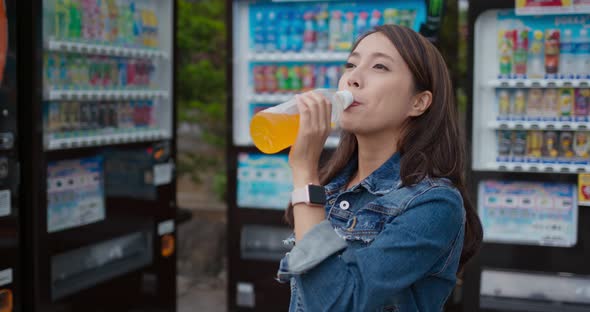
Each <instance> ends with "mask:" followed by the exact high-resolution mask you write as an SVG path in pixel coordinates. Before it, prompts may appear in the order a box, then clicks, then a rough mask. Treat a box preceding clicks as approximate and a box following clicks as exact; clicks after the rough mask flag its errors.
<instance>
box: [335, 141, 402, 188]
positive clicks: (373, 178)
mask: <svg viewBox="0 0 590 312" xmlns="http://www.w3.org/2000/svg"><path fill="white" fill-rule="evenodd" d="M400 159H401V155H400V153H399V152H396V153H395V154H393V155H392V156H391V157H390V158H389V159H388V160H387V161H385V163H383V164H382V165H381V166H380V167H379V168H377V170H375V171H373V172H372V173H371V174H370V175H369V176H368V177H366V178H365V179H364V180H363V181H361V183H360V184H359V185H356V186H354V187H353V189H356V188H358V187H360V186H362V187H364V188H365V189H366V190H367V191H369V192H370V193H371V194H373V195H383V194H386V193H388V192H391V191H392V190H393V189H395V188H397V187H398V186H399V181H400V176H399V169H400ZM357 168H358V155H357V154H355V155H354V156H353V157H352V158H351V159H350V161H349V162H348V164H346V166H345V167H344V169H343V170H341V172H340V173H339V174H338V175H337V176H336V177H334V178H333V179H332V181H330V182H329V183H328V184H327V185H326V186H325V188H326V194H327V195H328V197H330V195H333V194H337V193H340V192H342V191H344V188H345V187H346V184H347V182H348V181H349V180H350V178H351V177H352V175H353V174H354V173H355V172H356V170H357Z"/></svg>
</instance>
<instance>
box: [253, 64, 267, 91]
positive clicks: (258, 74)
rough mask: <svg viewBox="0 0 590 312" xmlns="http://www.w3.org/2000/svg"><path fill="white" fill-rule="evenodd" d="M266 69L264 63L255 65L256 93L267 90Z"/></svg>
mask: <svg viewBox="0 0 590 312" xmlns="http://www.w3.org/2000/svg"><path fill="white" fill-rule="evenodd" d="M265 71H266V66H264V65H257V66H254V68H253V70H252V72H253V73H254V91H255V92H256V93H264V92H266V91H267V90H266V81H265V76H264V73H265Z"/></svg>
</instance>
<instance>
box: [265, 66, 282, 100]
mask: <svg viewBox="0 0 590 312" xmlns="http://www.w3.org/2000/svg"><path fill="white" fill-rule="evenodd" d="M263 74H264V84H265V87H264V88H265V90H266V92H268V93H271V94H272V93H275V92H277V91H278V88H279V85H278V82H277V66H276V65H267V66H265V68H264V73H263Z"/></svg>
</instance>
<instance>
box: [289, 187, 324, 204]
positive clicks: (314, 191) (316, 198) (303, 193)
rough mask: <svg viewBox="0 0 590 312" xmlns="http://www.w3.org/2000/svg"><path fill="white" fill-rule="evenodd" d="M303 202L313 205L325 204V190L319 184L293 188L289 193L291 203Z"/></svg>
mask: <svg viewBox="0 0 590 312" xmlns="http://www.w3.org/2000/svg"><path fill="white" fill-rule="evenodd" d="M299 203H305V204H308V205H313V206H324V205H325V204H326V190H325V189H324V187H323V186H321V185H315V184H308V185H306V186H304V187H301V188H298V189H295V190H294V191H293V192H292V193H291V204H292V205H295V204H299Z"/></svg>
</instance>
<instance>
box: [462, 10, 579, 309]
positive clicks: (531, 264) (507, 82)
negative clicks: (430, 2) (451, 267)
mask: <svg viewBox="0 0 590 312" xmlns="http://www.w3.org/2000/svg"><path fill="white" fill-rule="evenodd" d="M589 4H590V2H588V1H581V0H578V1H534V0H533V1H494V2H484V1H471V2H470V7H469V19H470V21H469V22H470V25H469V26H470V27H469V35H470V42H469V43H470V65H471V67H470V68H471V70H472V73H471V76H470V79H468V81H473V84H472V86H471V88H470V92H469V95H470V102H471V105H470V106H469V111H468V116H470V118H468V129H469V134H470V139H471V140H470V141H471V166H470V177H471V181H472V187H471V194H472V195H473V198H472V199H473V201H474V203H475V205H476V206H477V211H478V213H479V217H480V219H481V221H482V225H483V230H484V237H483V245H482V248H481V251H480V252H479V254H478V255H477V257H476V258H474V260H473V261H472V263H470V265H469V266H468V267H467V270H466V272H465V275H464V278H465V280H464V285H465V287H463V289H464V293H463V298H464V306H463V308H464V311H532V312H535V311H557V310H559V311H588V310H590V267H589V266H588V250H590V249H589V248H590V227H589V226H588V224H590V207H588V206H589V205H590V179H589V178H590V143H589V142H590V129H589V126H590V123H589V113H590V111H589V109H590V34H589V31H590V26H589V25H590V5H589Z"/></svg>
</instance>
